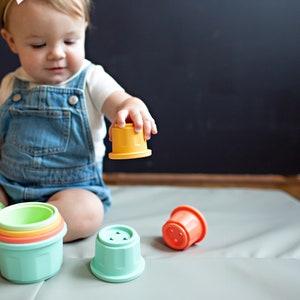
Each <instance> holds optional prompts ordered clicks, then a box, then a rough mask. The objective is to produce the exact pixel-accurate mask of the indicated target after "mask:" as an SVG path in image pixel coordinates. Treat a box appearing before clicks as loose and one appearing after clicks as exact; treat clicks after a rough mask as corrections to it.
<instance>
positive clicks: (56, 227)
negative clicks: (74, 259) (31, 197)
mask: <svg viewBox="0 0 300 300" xmlns="http://www.w3.org/2000/svg"><path fill="white" fill-rule="evenodd" d="M0 209H1V210H0V233H1V235H0V272H1V275H2V276H3V277H4V278H6V279H7V280H10V281H12V282H16V283H21V284H27V283H35V282H40V281H43V280H46V279H48V278H50V277H52V276H54V275H55V274H56V273H57V272H58V271H59V269H60V268H61V265H62V261H63V237H64V235H65V234H66V232H67V227H66V224H65V222H64V220H63V219H62V217H61V215H60V213H59V212H58V210H57V208H56V207H55V206H53V205H51V204H48V203H40V202H26V203H19V204H14V205H11V206H8V207H5V208H3V206H1V208H0Z"/></svg>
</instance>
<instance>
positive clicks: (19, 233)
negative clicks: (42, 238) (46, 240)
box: [0, 215, 62, 238]
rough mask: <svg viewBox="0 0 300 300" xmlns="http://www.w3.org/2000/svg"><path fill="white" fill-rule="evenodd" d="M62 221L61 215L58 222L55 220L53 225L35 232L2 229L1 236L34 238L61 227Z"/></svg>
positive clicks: (0, 230) (0, 229)
mask: <svg viewBox="0 0 300 300" xmlns="http://www.w3.org/2000/svg"><path fill="white" fill-rule="evenodd" d="M61 221H62V216H61V215H59V216H58V218H57V219H56V220H54V221H53V222H52V223H51V224H49V225H47V226H44V227H41V228H37V229H34V230H27V231H25V230H7V229H3V228H1V227H0V236H4V235H5V236H9V237H16V238H22V237H23V238H24V237H33V236H38V235H41V234H44V233H47V232H50V231H52V230H54V229H55V228H57V227H58V226H60V224H61Z"/></svg>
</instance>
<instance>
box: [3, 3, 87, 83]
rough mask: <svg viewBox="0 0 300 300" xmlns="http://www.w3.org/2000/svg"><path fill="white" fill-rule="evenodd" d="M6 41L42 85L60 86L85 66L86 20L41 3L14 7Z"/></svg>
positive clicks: (28, 71)
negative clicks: (83, 64)
mask: <svg viewBox="0 0 300 300" xmlns="http://www.w3.org/2000/svg"><path fill="white" fill-rule="evenodd" d="M10 10H11V11H10V12H9V26H8V31H7V37H6V40H7V42H8V43H9V45H10V48H11V49H12V51H13V52H15V53H17V54H18V55H19V58H20V62H21V65H22V67H23V68H24V69H25V71H26V72H27V73H28V75H30V76H31V77H32V79H33V80H34V81H35V82H36V83H38V84H49V85H56V84H59V83H61V82H63V81H65V80H67V79H68V78H70V77H71V76H72V75H74V74H75V73H76V72H77V71H78V70H79V69H80V67H81V66H82V63H83V60H84V56H85V51H84V42H85V30H86V22H85V20H84V18H80V17H73V16H69V15H66V14H64V13H61V12H59V11H57V10H54V9H53V8H51V7H49V6H47V5H45V4H44V3H43V2H42V3H39V2H38V1H34V2H31V1H24V2H23V3H22V4H21V5H19V6H17V5H16V4H14V5H12V7H11V8H10Z"/></svg>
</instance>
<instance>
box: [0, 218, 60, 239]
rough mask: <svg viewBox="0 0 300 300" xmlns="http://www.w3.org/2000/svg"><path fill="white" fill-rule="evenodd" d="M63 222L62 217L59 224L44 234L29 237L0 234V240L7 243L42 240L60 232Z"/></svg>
mask: <svg viewBox="0 0 300 300" xmlns="http://www.w3.org/2000/svg"><path fill="white" fill-rule="evenodd" d="M64 225H65V222H64V220H63V218H61V222H60V224H59V226H57V227H56V228H54V229H53V230H51V231H49V232H46V233H44V234H40V235H37V236H29V237H10V236H5V235H1V234H0V242H4V243H8V244H31V243H35V242H40V241H44V240H46V239H49V238H52V237H54V236H55V235H57V234H58V233H59V232H61V231H62V230H63V229H64Z"/></svg>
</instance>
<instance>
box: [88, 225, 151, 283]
mask: <svg viewBox="0 0 300 300" xmlns="http://www.w3.org/2000/svg"><path fill="white" fill-rule="evenodd" d="M90 268H91V271H92V273H93V274H94V275H95V276H96V277H97V278H99V279H102V280H104V281H108V282H126V281H130V280H133V279H135V278H137V277H138V276H140V275H141V274H142V272H143V271H144V268H145V260H144V258H143V257H142V256H141V252H140V236H139V235H138V234H137V232H136V231H135V230H134V229H132V228H131V227H128V226H125V225H112V226H107V227H105V228H103V229H102V230H100V231H99V233H98V235H97V238H96V245H95V256H94V258H93V259H92V260H91V262H90Z"/></svg>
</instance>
